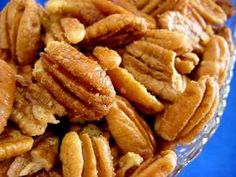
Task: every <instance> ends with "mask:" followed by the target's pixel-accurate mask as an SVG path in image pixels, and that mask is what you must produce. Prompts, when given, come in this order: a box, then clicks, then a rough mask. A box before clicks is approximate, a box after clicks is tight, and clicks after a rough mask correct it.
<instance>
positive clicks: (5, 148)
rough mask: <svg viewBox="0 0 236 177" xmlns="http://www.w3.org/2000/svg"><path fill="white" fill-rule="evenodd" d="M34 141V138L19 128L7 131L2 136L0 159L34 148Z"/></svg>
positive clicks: (0, 139) (0, 140) (0, 138)
mask: <svg viewBox="0 0 236 177" xmlns="http://www.w3.org/2000/svg"><path fill="white" fill-rule="evenodd" d="M33 142H34V140H33V138H31V137H29V136H25V135H22V134H21V133H20V132H19V131H17V130H10V131H6V132H5V133H3V134H2V135H1V137H0V161H2V160H5V159H10V158H12V157H15V156H18V155H21V154H24V153H26V152H27V151H29V150H30V149H31V148H32V146H33Z"/></svg>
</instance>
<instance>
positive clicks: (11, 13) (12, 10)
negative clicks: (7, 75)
mask: <svg viewBox="0 0 236 177" xmlns="http://www.w3.org/2000/svg"><path fill="white" fill-rule="evenodd" d="M3 12H4V15H2V16H1V24H0V26H1V27H0V28H1V30H0V31H1V32H2V33H1V43H0V48H3V49H9V50H11V56H12V57H16V58H17V61H18V62H19V63H20V64H30V63H32V61H33V59H34V57H35V55H36V53H37V51H38V48H39V42H40V29H41V19H40V18H41V8H40V7H39V5H38V4H37V3H36V2H35V1H34V0H26V1H24V0H15V1H11V2H9V4H8V5H7V6H6V9H5V10H4V11H3ZM29 41H30V42H29Z"/></svg>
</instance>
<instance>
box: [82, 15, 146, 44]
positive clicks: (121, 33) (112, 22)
mask: <svg viewBox="0 0 236 177" xmlns="http://www.w3.org/2000/svg"><path fill="white" fill-rule="evenodd" d="M146 29H147V23H146V21H145V19H143V18H141V17H137V16H135V15H128V14H114V15H110V16H108V17H106V18H104V19H102V20H100V21H98V22H96V23H94V24H92V25H90V26H88V27H87V28H86V36H85V40H84V41H83V43H82V44H83V45H84V46H86V48H88V47H91V48H92V47H94V46H96V45H102V46H108V47H118V46H122V45H125V44H127V43H130V42H132V41H134V40H136V39H139V38H141V37H142V34H143V33H144V32H145V31H146Z"/></svg>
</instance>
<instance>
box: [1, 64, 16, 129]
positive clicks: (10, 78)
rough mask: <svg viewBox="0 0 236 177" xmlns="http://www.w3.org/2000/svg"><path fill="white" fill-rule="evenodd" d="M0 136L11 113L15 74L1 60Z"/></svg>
mask: <svg viewBox="0 0 236 177" xmlns="http://www.w3.org/2000/svg"><path fill="white" fill-rule="evenodd" d="M0 76H1V77H0V134H1V133H2V132H3V130H4V127H5V126H6V125H7V120H8V118H9V116H10V114H11V112H12V107H13V102H14V96H15V88H16V86H15V72H14V71H13V69H12V68H11V67H10V66H9V65H8V64H7V63H6V62H5V61H3V60H0Z"/></svg>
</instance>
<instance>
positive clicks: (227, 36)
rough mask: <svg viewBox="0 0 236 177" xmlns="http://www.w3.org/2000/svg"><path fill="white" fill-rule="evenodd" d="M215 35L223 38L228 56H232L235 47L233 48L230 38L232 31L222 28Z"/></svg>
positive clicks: (231, 38)
mask: <svg viewBox="0 0 236 177" xmlns="http://www.w3.org/2000/svg"><path fill="white" fill-rule="evenodd" d="M217 34H218V35H220V36H222V37H223V38H225V40H226V41H227V43H228V46H229V50H230V54H231V55H233V53H234V49H235V47H234V41H233V37H232V31H231V30H230V28H228V27H223V28H221V29H219V31H217Z"/></svg>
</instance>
